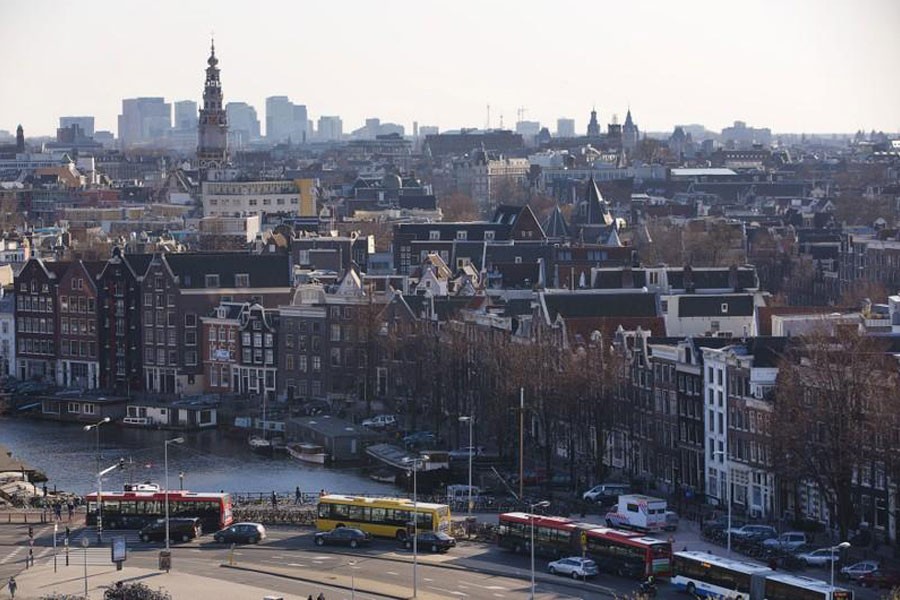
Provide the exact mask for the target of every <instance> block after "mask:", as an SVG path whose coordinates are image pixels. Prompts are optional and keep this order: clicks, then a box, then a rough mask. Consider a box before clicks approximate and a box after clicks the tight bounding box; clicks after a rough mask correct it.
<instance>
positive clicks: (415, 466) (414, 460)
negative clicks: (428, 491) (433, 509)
mask: <svg viewBox="0 0 900 600" xmlns="http://www.w3.org/2000/svg"><path fill="white" fill-rule="evenodd" d="M428 459H429V456H428V455H427V454H422V455H419V456H418V457H412V456H407V457H406V458H404V459H403V462H405V463H407V464H409V465H410V466H411V468H412V473H413V542H412V549H413V595H412V597H413V598H415V597H416V595H417V594H418V578H417V569H418V567H419V543H418V542H419V511H418V509H419V502H418V485H417V482H416V473H418V471H419V468H420V467H421V465H422V463H424V462H426V461H427V460H428Z"/></svg>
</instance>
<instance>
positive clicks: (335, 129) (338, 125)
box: [318, 116, 344, 142]
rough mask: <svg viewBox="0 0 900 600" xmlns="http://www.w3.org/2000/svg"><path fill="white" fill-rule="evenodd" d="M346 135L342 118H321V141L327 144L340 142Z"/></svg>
mask: <svg viewBox="0 0 900 600" xmlns="http://www.w3.org/2000/svg"><path fill="white" fill-rule="evenodd" d="M343 135H344V123H343V122H342V121H341V118H340V117H337V116H333V117H328V116H321V117H319V136H318V137H319V139H320V140H324V141H327V142H333V141H337V140H340V139H341V137H342V136H343Z"/></svg>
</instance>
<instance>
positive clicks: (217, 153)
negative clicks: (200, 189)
mask: <svg viewBox="0 0 900 600" xmlns="http://www.w3.org/2000/svg"><path fill="white" fill-rule="evenodd" d="M206 64H207V65H209V66H208V67H206V85H205V86H204V88H203V108H201V109H200V121H199V124H198V126H197V137H198V146H197V161H198V162H199V165H200V169H201V171H205V170H206V169H220V168H222V167H224V166H226V165H227V164H228V119H227V117H226V116H225V106H224V105H223V103H222V83H221V82H220V81H219V67H218V66H217V65H218V64H219V59H218V58H216V44H215V42H214V41H213V42H212V43H211V45H210V52H209V59H208V60H207V61H206Z"/></svg>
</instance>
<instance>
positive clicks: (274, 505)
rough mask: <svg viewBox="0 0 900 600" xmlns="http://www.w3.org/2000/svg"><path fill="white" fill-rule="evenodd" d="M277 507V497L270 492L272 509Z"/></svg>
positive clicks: (273, 492) (273, 491)
mask: <svg viewBox="0 0 900 600" xmlns="http://www.w3.org/2000/svg"><path fill="white" fill-rule="evenodd" d="M276 506H278V496H276V495H275V490H272V508H275V507H276Z"/></svg>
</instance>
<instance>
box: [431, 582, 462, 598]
mask: <svg viewBox="0 0 900 600" xmlns="http://www.w3.org/2000/svg"><path fill="white" fill-rule="evenodd" d="M428 589H431V590H437V591H439V592H444V593H445V594H450V595H451V596H460V597H465V598H468V597H469V595H468V594H467V593H465V592H460V591H459V590H448V589H446V588H440V587H437V586H435V585H430V586H428Z"/></svg>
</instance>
